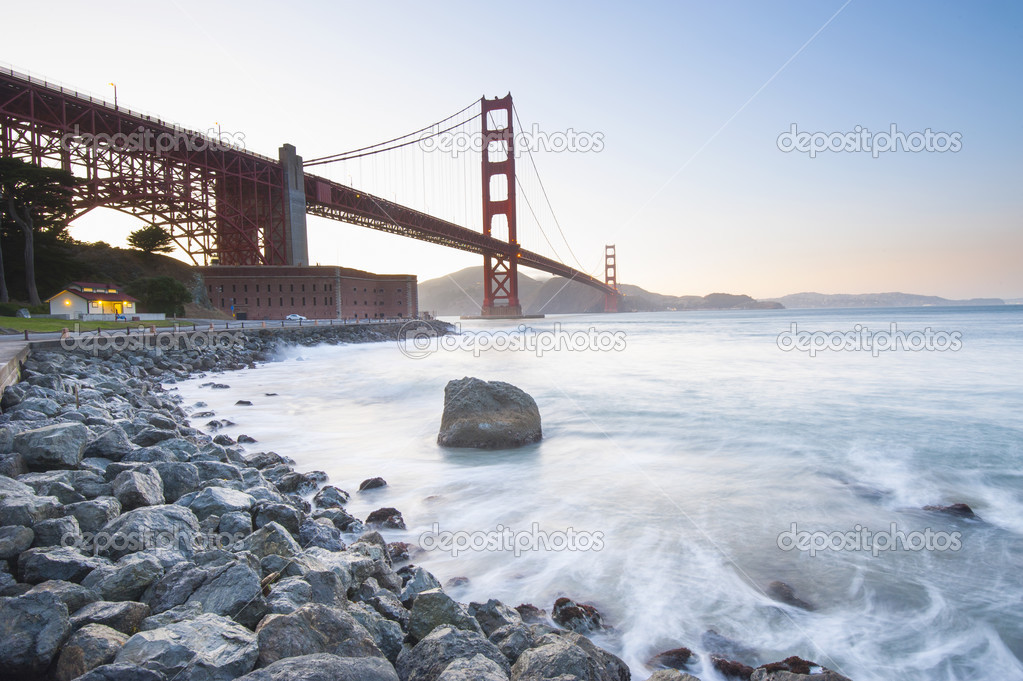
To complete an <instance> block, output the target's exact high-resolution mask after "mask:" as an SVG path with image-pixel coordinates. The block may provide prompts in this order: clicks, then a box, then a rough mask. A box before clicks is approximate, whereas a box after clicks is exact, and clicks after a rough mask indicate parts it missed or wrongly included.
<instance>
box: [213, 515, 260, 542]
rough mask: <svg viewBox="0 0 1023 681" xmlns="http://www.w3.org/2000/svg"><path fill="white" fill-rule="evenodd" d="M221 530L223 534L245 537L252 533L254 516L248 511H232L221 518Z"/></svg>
mask: <svg viewBox="0 0 1023 681" xmlns="http://www.w3.org/2000/svg"><path fill="white" fill-rule="evenodd" d="M219 530H220V532H221V533H223V534H230V535H236V534H241V535H242V537H241V538H244V536H245V535H249V534H251V533H252V516H251V515H250V514H249V513H248V512H246V511H231V512H230V513H225V514H224V515H222V516H220V525H219Z"/></svg>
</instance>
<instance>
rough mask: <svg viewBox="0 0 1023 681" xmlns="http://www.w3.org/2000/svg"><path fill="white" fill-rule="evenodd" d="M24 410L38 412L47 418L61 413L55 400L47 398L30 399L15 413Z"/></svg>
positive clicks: (21, 404) (22, 402) (21, 403)
mask: <svg viewBox="0 0 1023 681" xmlns="http://www.w3.org/2000/svg"><path fill="white" fill-rule="evenodd" d="M22 409H31V410H32V411H37V412H39V413H40V414H43V415H45V416H46V417H47V418H52V417H54V416H56V415H57V414H59V413H60V405H59V404H57V403H56V402H54V401H53V400H51V399H49V398H46V397H29V398H26V399H24V400H22V401H21V402H20V403H19V404H18V406H17V407H15V408H14V411H16V412H17V411H20V410H22Z"/></svg>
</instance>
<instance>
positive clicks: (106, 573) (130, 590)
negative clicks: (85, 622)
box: [82, 552, 164, 601]
mask: <svg viewBox="0 0 1023 681" xmlns="http://www.w3.org/2000/svg"><path fill="white" fill-rule="evenodd" d="M163 572H164V569H163V563H161V562H160V560H159V559H158V558H157V557H156V556H153V555H151V554H148V553H142V552H140V553H130V554H128V555H127V556H125V557H123V558H121V560H119V561H117V562H116V563H115V564H113V565H103V566H100V567H98V568H96V569H95V570H93V571H92V572H90V573H89V575H88V576H87V577H86V578H85V579H83V580H82V586H85V587H89V588H91V589H95V590H96V592H97V593H99V595H100V596H101V597H102V598H103V599H104V600H108V601H137V600H140V599H141V598H142V594H143V593H144V592H145V590H146V589H148V588H149V586H150V585H151V584H153V583H154V582H156V580H158V579H160V578H161V577H162V576H163Z"/></svg>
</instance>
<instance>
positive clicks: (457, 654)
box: [396, 626, 553, 681]
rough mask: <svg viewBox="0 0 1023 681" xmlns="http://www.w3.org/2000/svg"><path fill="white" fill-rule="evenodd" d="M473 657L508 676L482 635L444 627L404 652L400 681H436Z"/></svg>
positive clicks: (504, 662)
mask: <svg viewBox="0 0 1023 681" xmlns="http://www.w3.org/2000/svg"><path fill="white" fill-rule="evenodd" d="M476 655H482V656H483V657H485V658H487V659H489V660H490V661H491V662H494V663H495V664H497V666H498V667H499V668H500V669H501V671H503V672H504V673H505V675H508V674H509V673H510V668H509V666H508V661H507V660H506V659H505V657H504V655H502V654H501V651H500V650H498V649H497V647H496V646H495V645H494V644H493V643H491V642H490V641H488V640H487V639H485V638H483V636H482V635H481V634H478V633H476V632H474V631H462V630H460V629H455V628H454V627H447V626H444V627H437V628H436V629H434V630H433V631H432V632H431V633H430V635H429V636H427V637H426V638H424V639H423V640H422V641H420V642H419V643H417V644H416V645H415V647H414V648H407V647H406V648H404V649H403V650H402V651H401V654H400V655H398V663H397V665H396V667H397V669H398V675H399V676H400V677H401V679H402V681H436V679H437V678H438V677H439V676H440V675H441V674H442V673H443V672H444V670H445V669H446V668H447V666H448V665H449V664H451V663H452V662H453V661H454V660H457V659H472V658H473V657H475V656H476ZM552 676H553V675H552Z"/></svg>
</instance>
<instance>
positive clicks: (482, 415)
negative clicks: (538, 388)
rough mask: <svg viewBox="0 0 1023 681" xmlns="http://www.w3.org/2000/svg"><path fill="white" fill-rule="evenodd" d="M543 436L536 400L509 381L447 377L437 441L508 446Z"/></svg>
mask: <svg viewBox="0 0 1023 681" xmlns="http://www.w3.org/2000/svg"><path fill="white" fill-rule="evenodd" d="M542 437H543V433H542V432H541V429H540V410H539V409H537V407H536V402H535V401H534V400H533V398H532V397H530V396H529V395H527V394H526V393H525V392H523V391H522V390H520V389H519V388H516V387H515V386H513V385H511V384H510V383H504V382H502V381H483V380H480V379H478V378H469V377H466V378H462V379H460V380H455V381H448V384H447V386H445V387H444V415H443V417H441V422H440V433H438V435H437V444H439V445H441V446H443V447H474V448H476V449H506V448H509V447H521V446H522V445H526V444H529V443H531V442H537V441H539V440H540V438H542Z"/></svg>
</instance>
